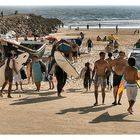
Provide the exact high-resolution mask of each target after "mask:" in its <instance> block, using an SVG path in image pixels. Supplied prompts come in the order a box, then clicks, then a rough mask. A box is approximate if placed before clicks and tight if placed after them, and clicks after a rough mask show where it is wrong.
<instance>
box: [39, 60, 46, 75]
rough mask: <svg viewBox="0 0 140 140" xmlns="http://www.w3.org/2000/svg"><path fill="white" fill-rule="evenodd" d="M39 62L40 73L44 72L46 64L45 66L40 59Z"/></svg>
mask: <svg viewBox="0 0 140 140" xmlns="http://www.w3.org/2000/svg"><path fill="white" fill-rule="evenodd" d="M39 64H40V66H41V72H42V73H44V72H46V66H45V64H44V63H43V62H42V61H39Z"/></svg>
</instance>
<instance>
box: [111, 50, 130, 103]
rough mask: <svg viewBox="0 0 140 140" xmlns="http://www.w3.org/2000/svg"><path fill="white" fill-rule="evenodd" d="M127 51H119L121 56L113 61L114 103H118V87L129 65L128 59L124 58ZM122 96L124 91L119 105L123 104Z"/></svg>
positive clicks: (120, 95)
mask: <svg viewBox="0 0 140 140" xmlns="http://www.w3.org/2000/svg"><path fill="white" fill-rule="evenodd" d="M124 56H125V52H122V51H120V52H119V58H116V59H114V60H113V61H112V62H111V67H112V71H113V94H114V102H113V103H112V104H113V105H117V92H118V88H119V85H120V82H121V79H122V76H123V74H124V70H125V68H126V66H127V65H128V63H127V60H126V59H124ZM121 97H122V93H120V94H119V100H118V105H121V103H120V100H121Z"/></svg>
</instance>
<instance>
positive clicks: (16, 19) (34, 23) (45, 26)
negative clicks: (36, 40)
mask: <svg viewBox="0 0 140 140" xmlns="http://www.w3.org/2000/svg"><path fill="white" fill-rule="evenodd" d="M61 25H63V23H62V21H60V20H59V19H56V18H43V17H41V16H37V15H34V14H17V15H9V16H4V17H3V18H2V17H0V32H1V33H3V34H5V33H7V32H8V31H10V30H13V31H15V32H16V33H18V34H19V35H25V34H27V33H28V32H29V31H31V32H32V33H33V34H37V35H47V34H48V33H51V32H52V31H53V30H56V29H57V28H58V27H59V26H61Z"/></svg>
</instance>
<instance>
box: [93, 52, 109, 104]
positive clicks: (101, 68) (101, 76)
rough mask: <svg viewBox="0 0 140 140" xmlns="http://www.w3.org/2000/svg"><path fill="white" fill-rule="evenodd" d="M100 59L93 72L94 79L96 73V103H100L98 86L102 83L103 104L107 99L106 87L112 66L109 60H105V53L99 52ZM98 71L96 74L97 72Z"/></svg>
mask: <svg viewBox="0 0 140 140" xmlns="http://www.w3.org/2000/svg"><path fill="white" fill-rule="evenodd" d="M99 56H100V59H99V60H97V61H96V62H95V64H94V69H93V72H92V79H93V77H94V75H95V80H94V86H95V104H94V106H97V105H98V87H99V85H101V89H102V104H104V101H105V88H106V78H107V76H108V74H109V71H110V67H109V64H108V62H107V61H106V60H105V53H104V52H100V53H99ZM95 73H96V74H95Z"/></svg>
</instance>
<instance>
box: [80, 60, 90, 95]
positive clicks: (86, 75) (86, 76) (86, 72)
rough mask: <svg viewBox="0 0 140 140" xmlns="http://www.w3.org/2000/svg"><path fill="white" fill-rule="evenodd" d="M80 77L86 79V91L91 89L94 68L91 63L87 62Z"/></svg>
mask: <svg viewBox="0 0 140 140" xmlns="http://www.w3.org/2000/svg"><path fill="white" fill-rule="evenodd" d="M80 77H81V78H83V79H84V83H83V84H84V88H85V89H86V92H87V91H88V90H90V87H91V78H92V69H91V68H90V63H89V62H87V63H85V67H84V68H83V69H82V70H81V73H80Z"/></svg>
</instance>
